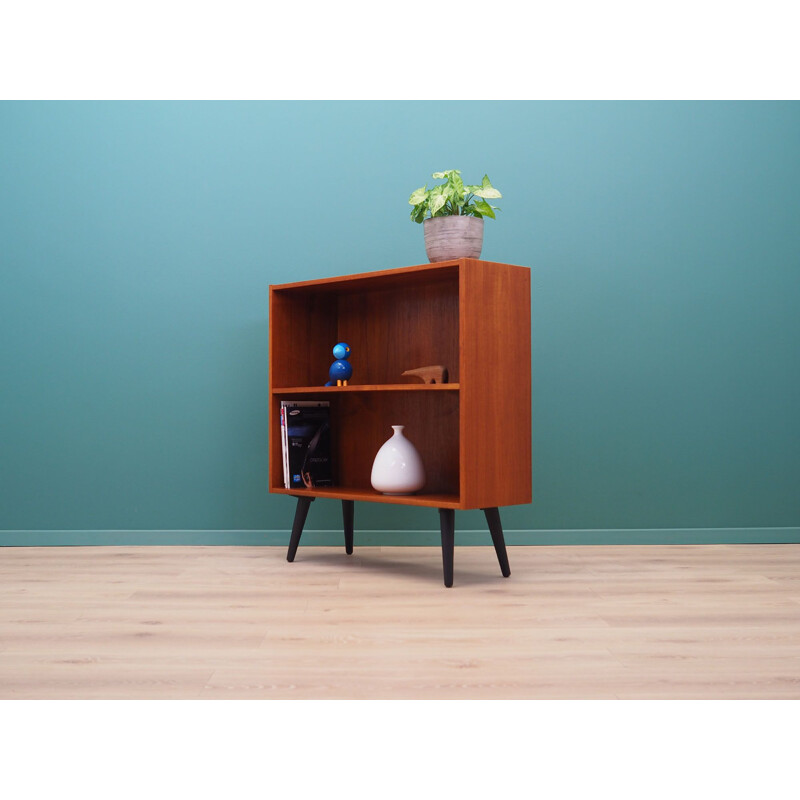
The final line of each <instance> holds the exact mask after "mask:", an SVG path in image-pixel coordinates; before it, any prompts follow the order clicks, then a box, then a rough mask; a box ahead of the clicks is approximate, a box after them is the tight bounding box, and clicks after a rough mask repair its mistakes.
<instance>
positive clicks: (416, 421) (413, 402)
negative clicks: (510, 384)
mask: <svg viewBox="0 0 800 800" xmlns="http://www.w3.org/2000/svg"><path fill="white" fill-rule="evenodd" d="M325 399H328V396H326V398H325ZM392 425H404V426H405V430H404V431H403V433H404V435H405V436H406V438H407V439H409V441H411V443H412V444H413V445H414V447H416V448H417V450H418V451H419V454H420V456H421V457H422V463H423V465H424V467H425V474H426V478H427V480H426V483H425V488H424V490H423V492H433V493H441V494H453V495H458V490H459V470H458V392H437V393H430V392H429V393H424V394H423V393H416V392H409V393H403V392H398V393H385V392H382V393H381V395H380V396H377V395H376V394H348V395H337V396H335V397H332V398H331V429H332V437H331V449H332V453H333V456H332V457H333V460H334V465H333V467H334V479H335V480H337V481H338V483H339V485H340V486H349V487H354V488H359V489H369V488H370V485H371V484H370V475H371V473H372V462H373V461H374V459H375V455H376V454H377V452H378V450H379V449H380V447H381V445H383V443H384V442H385V441H386V440H387V439H388V438H389V437H390V436H392V433H393V431H392V427H391V426H392Z"/></svg>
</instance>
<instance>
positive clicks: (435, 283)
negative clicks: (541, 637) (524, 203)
mask: <svg viewBox="0 0 800 800" xmlns="http://www.w3.org/2000/svg"><path fill="white" fill-rule="evenodd" d="M269 327H270V342H269V412H270V442H269V488H270V491H271V492H276V493H279V494H289V495H292V496H295V497H297V498H298V514H299V515H300V516H301V517H302V520H300V522H299V530H302V524H303V522H304V520H305V513H306V512H307V510H308V504H309V503H310V501H311V500H312V499H314V498H316V497H327V498H333V499H339V500H342V501H343V504H348V503H349V504H350V511H349V514H350V519H351V520H352V503H353V502H354V501H356V500H359V501H373V502H380V503H401V504H405V505H417V506H427V507H435V508H438V509H440V512H442V514H444V516H443V517H442V520H443V522H442V525H443V527H442V531H443V537H445V533H446V532H445V528H446V527H448V526H449V527H452V525H450V521H451V517H452V512H453V510H455V509H469V508H480V509H489V510H492V511H491V514H492V515H493V514H494V512H496V510H497V508H498V507H499V506H506V505H516V504H521V503H529V502H530V501H531V382H530V364H531V359H530V355H531V351H530V270H528V269H527V268H526V267H519V266H514V265H510V264H498V263H493V262H487V261H478V260H474V259H459V260H457V261H447V262H441V263H437V264H423V265H419V266H414V267H404V268H401V269H392V270H383V271H379V272H370V273H361V274H356V275H344V276H339V277H334V278H326V279H322V280H318V281H301V282H297V283H288V284H282V285H278V286H270V319H269ZM342 341H344V342H348V343H349V345H350V347H351V351H352V355H351V356H350V362H351V364H352V365H353V376H352V379H351V380H350V381H349V385H348V386H342V387H336V386H332V387H326V386H323V385H322V384H324V382H325V381H326V380H327V377H328V367H329V366H330V364H331V361H332V360H333V357H332V354H331V348H332V347H333V345H334V344H336V342H342ZM431 364H442V365H444V366H446V367H447V369H448V372H449V379H450V381H451V382H450V383H446V384H433V385H426V384H421V383H419V382H414V381H412V380H410V379H407V378H404V377H402V373H403V372H404V371H405V370H408V369H414V368H416V367H422V366H428V365H431ZM292 397H298V398H301V397H302V398H304V399H315V398H319V399H325V400H328V401H329V402H330V404H331V460H332V467H333V476H334V483H335V486H334V487H333V488H325V489H322V488H320V489H314V490H296V489H286V488H284V486H283V467H282V457H281V441H280V402H281V400H283V399H289V398H292ZM400 424H402V425H405V434H406V436H407V437H408V438H409V439H410V440H411V442H413V444H414V445H415V446H416V448H417V450H418V451H419V452H420V455H421V456H422V460H423V463H424V464H425V472H426V476H427V483H426V486H425V489H424V490H423V491H422V492H420V493H417V494H414V495H408V496H403V497H397V496H392V497H389V496H386V495H382V494H379V493H378V492H376V491H375V490H373V489H372V487H371V484H370V474H371V469H372V461H373V459H374V457H375V454H376V453H377V451H378V449H379V448H380V446H381V445H382V444H383V443H384V442H385V441H386V439H388V438H389V436H390V435H391V433H392V431H391V426H392V425H400ZM302 509H304V510H302ZM301 510H302V513H301ZM448 515H449V516H448ZM347 516H348V511H347V507H346V505H345V528H347V526H348V523H347ZM489 517H490V513H489V512H487V519H489ZM445 518H447V519H445ZM493 518H494V517H492V519H493ZM446 522H447V524H445V523H446ZM492 524H493V523H492V520H491V519H490V527H492ZM297 527H298V518H297V517H296V519H295V529H296V528H297ZM351 527H352V525H351ZM494 528H496V529H499V516H497V519H496V524H495V525H494ZM295 532H296V533H297V536H296V537H295V535H294V534H295ZM495 533H496V530H493V538H494V537H495ZM351 534H352V531H351ZM299 535H300V534H299V531H294V530H293V540H294V539H295V538H296V539H297V540H299ZM448 536H449V534H448ZM499 536H500V539H501V540H502V531H501V529H500V533H499ZM443 542H444V538H443ZM296 546H297V545H296V542H295V544H294V549H295V550H296ZM495 546H497V541H496V540H495ZM504 552H505V548H504V547H503V554H504ZM290 555H291V557H292V558H293V557H294V551H293V550H292V548H291V546H290ZM498 556H500V550H499V549H498ZM290 560H291V559H290ZM501 566H502V559H501ZM506 572H507V564H506V568H504V574H505V573H506ZM445 573H447V565H446V564H445ZM445 582H446V583H447V576H446V578H445ZM451 582H452V576H451Z"/></svg>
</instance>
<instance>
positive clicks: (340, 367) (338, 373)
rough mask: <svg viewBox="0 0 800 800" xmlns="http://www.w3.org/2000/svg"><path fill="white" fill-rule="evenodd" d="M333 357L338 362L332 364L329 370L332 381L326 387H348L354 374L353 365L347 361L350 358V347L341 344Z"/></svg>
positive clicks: (337, 346) (334, 349)
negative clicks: (348, 382)
mask: <svg viewBox="0 0 800 800" xmlns="http://www.w3.org/2000/svg"><path fill="white" fill-rule="evenodd" d="M333 356H334V358H335V359H336V361H334V362H333V364H331V368H330V369H329V370H328V375H329V377H330V380H329V381H328V382H327V383H326V384H325V385H326V386H347V381H348V380H350V377H351V375H352V374H353V365H352V364H351V363H350V362H349V361H348V360H347V359H348V358H350V345H349V344H347V343H346V342H339V344H337V345H336V346H335V347H334V348H333Z"/></svg>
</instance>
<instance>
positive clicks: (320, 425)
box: [281, 400, 333, 489]
mask: <svg viewBox="0 0 800 800" xmlns="http://www.w3.org/2000/svg"><path fill="white" fill-rule="evenodd" d="M330 405H331V404H330V403H329V402H328V401H327V400H282V401H281V450H282V454H283V484H284V487H285V488H287V489H313V488H314V487H316V486H333V479H332V477H331V425H330V411H331V409H330Z"/></svg>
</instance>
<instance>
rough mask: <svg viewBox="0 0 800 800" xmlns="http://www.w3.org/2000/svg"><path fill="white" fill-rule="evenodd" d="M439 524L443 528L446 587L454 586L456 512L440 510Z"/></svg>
mask: <svg viewBox="0 0 800 800" xmlns="http://www.w3.org/2000/svg"><path fill="white" fill-rule="evenodd" d="M439 524H440V525H441V528H442V568H443V570H444V585H445V586H447V588H448V589H449V588H450V587H451V586H452V585H453V550H454V549H455V533H456V512H455V511H454V510H453V509H452V508H440V509H439Z"/></svg>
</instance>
